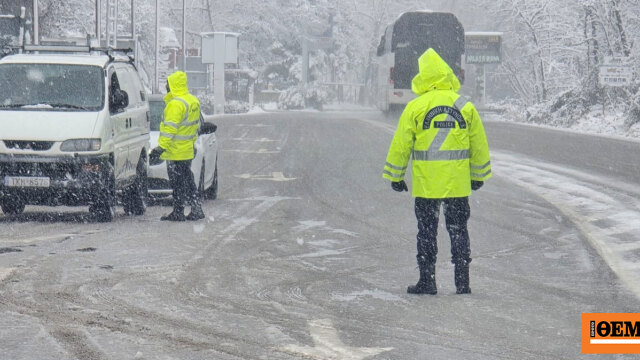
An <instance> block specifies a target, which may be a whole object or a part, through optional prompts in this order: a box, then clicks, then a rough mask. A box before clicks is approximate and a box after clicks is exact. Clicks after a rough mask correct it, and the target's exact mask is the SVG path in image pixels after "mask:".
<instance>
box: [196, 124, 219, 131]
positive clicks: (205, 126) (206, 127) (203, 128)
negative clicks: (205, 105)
mask: <svg viewBox="0 0 640 360" xmlns="http://www.w3.org/2000/svg"><path fill="white" fill-rule="evenodd" d="M216 130H218V126H217V125H216V124H214V123H210V122H203V123H202V126H200V134H213V133H214V132H216Z"/></svg>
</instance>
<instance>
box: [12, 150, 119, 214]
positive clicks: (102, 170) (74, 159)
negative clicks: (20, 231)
mask: <svg viewBox="0 0 640 360" xmlns="http://www.w3.org/2000/svg"><path fill="white" fill-rule="evenodd" d="M112 169H113V166H112V165H111V160H110V157H109V156H108V155H99V156H96V155H91V156H66V157H45V156H31V155H6V154H0V197H3V196H19V197H20V198H21V199H22V200H23V201H24V202H25V204H31V205H52V206H55V205H69V206H74V205H84V204H87V203H89V202H91V201H92V200H93V199H94V198H95V195H96V194H97V193H99V192H100V191H101V190H102V189H104V186H105V183H106V182H107V179H108V176H109V174H110V173H111V171H112ZM16 178H19V179H23V180H27V182H29V181H28V180H30V179H31V178H40V179H41V180H42V181H34V182H33V183H31V184H29V185H21V184H16V181H14V180H15V179H16Z"/></svg>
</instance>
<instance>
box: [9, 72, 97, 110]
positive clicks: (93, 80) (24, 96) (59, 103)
mask: <svg viewBox="0 0 640 360" xmlns="http://www.w3.org/2000/svg"><path fill="white" fill-rule="evenodd" d="M104 91H105V90H104V76H103V71H102V68H101V67H99V66H91V65H69V64H3V65H0V111H1V110H8V109H11V110H47V111H98V110H100V109H102V108H103V107H104Z"/></svg>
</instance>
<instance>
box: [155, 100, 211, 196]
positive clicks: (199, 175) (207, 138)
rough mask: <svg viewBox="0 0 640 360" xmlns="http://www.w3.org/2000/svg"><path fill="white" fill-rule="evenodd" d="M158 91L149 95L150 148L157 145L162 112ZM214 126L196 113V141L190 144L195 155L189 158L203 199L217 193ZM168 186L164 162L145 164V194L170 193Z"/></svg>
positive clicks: (162, 104) (162, 101) (159, 194)
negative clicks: (192, 145) (147, 191)
mask: <svg viewBox="0 0 640 360" xmlns="http://www.w3.org/2000/svg"><path fill="white" fill-rule="evenodd" d="M163 98H164V97H163V95H162V94H152V95H151V96H149V107H150V109H151V147H150V149H153V148H155V147H156V146H158V137H160V123H161V122H162V116H163V114H164V107H165V102H164V99H163ZM216 130H217V126H216V125H215V124H213V123H210V122H206V121H204V118H203V116H202V114H201V116H200V129H199V130H198V140H197V141H196V143H195V144H194V152H195V156H194V158H193V160H192V161H191V171H192V172H193V178H194V179H196V186H197V187H198V189H199V190H200V194H202V195H203V196H204V198H205V199H215V198H216V197H217V196H218V142H217V139H216ZM171 192H172V190H171V185H170V184H169V175H168V174H167V164H166V163H165V161H164V160H161V159H156V160H152V161H151V162H150V164H149V194H150V195H152V196H155V197H162V196H168V195H171Z"/></svg>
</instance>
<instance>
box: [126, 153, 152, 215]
mask: <svg viewBox="0 0 640 360" xmlns="http://www.w3.org/2000/svg"><path fill="white" fill-rule="evenodd" d="M147 187H148V184H147V167H146V163H145V162H144V159H143V158H140V160H139V161H138V168H137V170H136V180H135V181H134V183H133V184H132V185H131V186H129V187H128V188H127V189H126V190H125V191H124V193H123V198H122V206H123V207H124V212H125V213H126V214H127V215H144V213H145V211H146V210H147V193H148V191H147Z"/></svg>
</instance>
